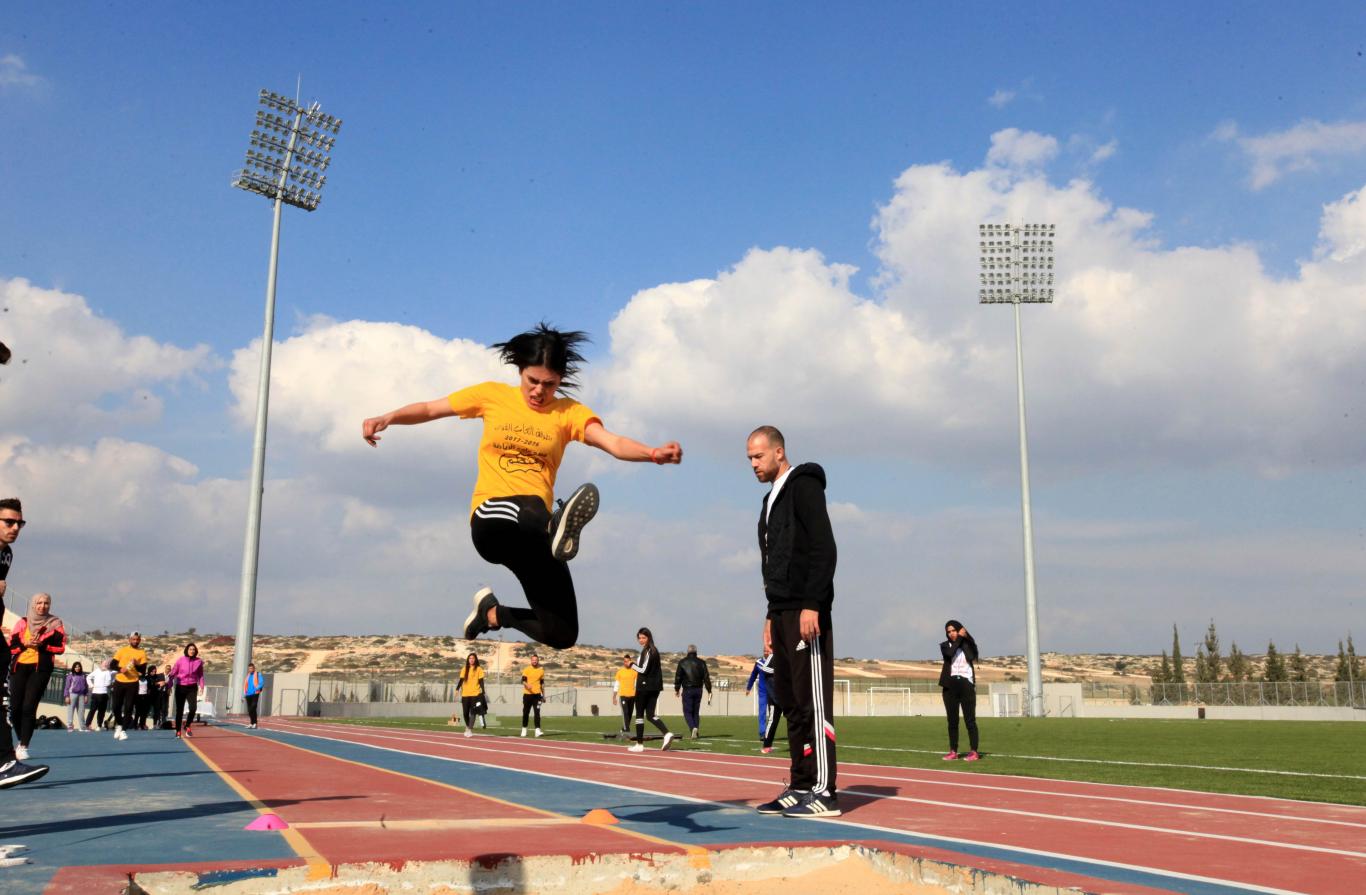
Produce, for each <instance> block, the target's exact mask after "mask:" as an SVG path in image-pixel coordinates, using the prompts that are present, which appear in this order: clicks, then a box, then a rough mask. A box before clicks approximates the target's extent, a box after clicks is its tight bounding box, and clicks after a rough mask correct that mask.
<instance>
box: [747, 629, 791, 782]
mask: <svg viewBox="0 0 1366 895" xmlns="http://www.w3.org/2000/svg"><path fill="white" fill-rule="evenodd" d="M756 686H757V687H758V688H759V742H760V744H761V745H760V748H759V751H760V752H762V753H764V754H765V755H767V754H769V753H770V752H772V751H773V734H774V733H776V732H777V730H778V720H779V719H780V718H781V717H782V714H783V710H782V708H781V707H780V706H779V705H778V703H777V701H776V700H774V698H773V653H772V652H771V651H769V650H768V649H767V647H765V649H764V654H763V655H762V656H760V657H759V660H758V661H756V662H755V663H754V668H752V669H751V670H750V672H749V682H748V683H746V684H745V695H746V696H748V695H749V691H751V690H753V689H754V688H755V687H756Z"/></svg>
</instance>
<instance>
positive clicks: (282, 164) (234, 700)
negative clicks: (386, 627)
mask: <svg viewBox="0 0 1366 895" xmlns="http://www.w3.org/2000/svg"><path fill="white" fill-rule="evenodd" d="M260 102H261V106H262V108H260V109H257V110H256V127H255V129H253V130H252V132H251V147H252V148H250V149H248V150H247V160H246V165H245V166H244V167H243V168H242V170H240V171H238V172H237V174H236V175H234V177H233V179H232V185H233V186H235V187H237V188H238V189H243V190H246V191H247V192H250V193H256V194H257V195H260V196H265V197H266V198H267V199H270V200H272V201H273V202H274V203H275V221H274V226H273V227H272V230H271V234H270V269H269V272H268V273H267V274H266V325H265V334H264V335H263V336H262V338H261V372H260V380H259V382H258V384H257V390H256V437H255V442H254V445H253V449H252V464H251V492H250V494H249V495H248V500H247V537H246V546H245V547H244V548H243V550H242V593H241V598H240V600H239V602H238V605H237V640H236V643H235V645H234V648H233V660H232V679H231V681H230V682H229V684H228V699H227V702H228V706H227V709H228V710H229V711H238V710H240V709H241V705H242V684H243V682H244V681H245V680H246V677H247V665H248V664H249V663H250V662H251V646H252V637H253V635H254V633H255V632H254V628H255V619H256V570H257V564H258V559H259V556H260V550H261V494H262V491H263V490H264V484H265V472H266V418H267V416H268V415H269V406H270V350H271V346H272V343H273V341H274V338H275V275H276V272H277V271H278V270H279V262H280V212H281V210H282V208H283V207H284V206H285V205H293V206H294V207H295V208H302V209H303V210H304V211H313V210H315V209H316V208H317V207H318V202H319V201H320V200H321V199H322V189H323V185H324V184H326V183H327V176H326V174H325V172H326V171H327V167H328V165H330V164H332V157H331V152H332V147H333V146H334V145H335V144H336V142H337V133H338V131H340V130H341V120H340V119H337V118H333V117H332V116H331V115H324V114H323V113H322V110H321V109H320V108H319V106H318V104H317V103H313V104H312V105H311V106H308V107H307V108H305V107H304V106H301V105H299V103H298V102H297V101H296V100H292V99H290V98H289V97H286V96H281V95H280V94H278V93H272V92H271V91H269V90H262V91H261V96H260Z"/></svg>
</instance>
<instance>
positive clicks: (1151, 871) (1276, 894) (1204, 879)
mask: <svg viewBox="0 0 1366 895" xmlns="http://www.w3.org/2000/svg"><path fill="white" fill-rule="evenodd" d="M321 726H323V725H321V724H308V725H306V727H308V728H317V727H321ZM329 727H330V726H329ZM336 727H337V728H339V729H340V730H345V731H346V732H348V733H354V732H355V731H356V730H357V729H359V730H361V731H366V730H373V729H374V728H366V727H363V726H362V725H336ZM284 732H285V733H288V734H290V735H291V736H299V737H306V738H310V739H319V740H326V741H328V742H343V743H348V744H350V745H354V746H362V747H364V748H367V749H375V750H378V751H381V752H394V753H397V754H399V755H411V756H415V757H418V758H433V759H436V760H437V761H449V762H454V763H456V764H472V765H477V766H479V767H487V768H493V769H495V770H501V771H508V770H510V771H514V772H516V773H520V774H530V775H532V776H536V777H548V778H550V779H552V780H563V779H564V775H563V774H554V773H549V772H546V771H532V770H527V769H524V768H509V767H506V766H505V765H499V764H492V763H490V762H483V761H471V760H470V759H467V758H454V757H450V756H445V755H429V754H427V753H425V752H410V751H408V750H405V749H399V748H396V747H394V746H381V745H377V744H374V743H363V742H357V741H356V740H350V739H341V738H339V737H330V736H320V735H318V734H313V733H300V732H297V731H293V730H286V731H284ZM381 738H382V739H401V738H400V737H389V736H383V737H381ZM424 742H425V741H424ZM429 745H449V746H465V747H466V748H471V747H473V746H472V744H464V743H456V742H445V741H440V742H438V743H435V744H432V743H429ZM462 751H464V750H463V749H462ZM481 751H485V750H481ZM566 760H568V761H578V762H585V763H591V764H605V762H588V761H587V760H586V759H566ZM613 767H621V765H620V764H617V765H613ZM661 770H662V769H661ZM677 773H684V774H693V772H689V771H683V772H677ZM694 776H707V777H715V776H716V775H711V774H694ZM720 779H737V780H738V779H741V778H720ZM575 782H580V783H590V784H592V785H596V786H606V787H610V788H612V789H620V790H625V791H626V792H630V793H639V794H644V795H651V796H657V797H659V798H666V799H674V800H677V801H680V802H691V803H693V804H696V805H723V806H724V808H725V809H734V806H730V805H725V804H724V803H720V802H714V801H711V800H710V799H700V798H696V797H694V796H682V795H678V794H676V793H668V792H661V791H659V790H653V789H646V788H644V787H641V786H627V785H625V784H621V783H610V782H606V781H591V780H590V781H575ZM763 782H768V781H763ZM931 804H941V803H938V802H935V803H931ZM815 822H816V823H821V824H832V825H837V826H841V827H850V828H853V829H860V830H873V831H875V832H879V833H886V834H891V835H895V836H908V837H911V838H915V839H921V840H929V841H931V842H946V843H951V844H954V845H969V846H976V847H987V848H992V849H999V850H1001V851H1005V852H1012V853H1015V854H1021V855H1032V856H1041V857H1048V858H1054V859H1057V860H1064V861H1075V862H1077V863H1078V864H1084V865H1092V866H1096V867H1113V868H1117V869H1121V870H1128V871H1132V872H1136V873H1142V874H1146V875H1150V876H1158V877H1169V878H1171V879H1183V880H1191V881H1195V882H1201V883H1208V884H1212V885H1219V886H1227V887H1230V888H1234V889H1240V890H1243V891H1247V892H1260V893H1265V895H1308V893H1304V892H1300V891H1297V890H1293V889H1277V888H1272V887H1269V886H1259V885H1256V884H1253V883H1244V882H1238V881H1233V880H1227V879H1220V878H1218V877H1212V876H1200V875H1197V874H1191V873H1182V872H1180V871H1178V870H1164V869H1161V868H1156V867H1144V866H1142V865H1140V864H1125V863H1122V862H1119V861H1107V860H1104V859H1101V858H1089V857H1084V856H1081V855H1073V854H1068V853H1066V852H1055V851H1046V850H1043V849H1037V848H1025V847H1023V846H1016V845H1005V844H1000V843H995V842H986V841H981V840H975V839H963V838H959V837H954V836H942V835H939V834H936V833H922V832H919V831H909V830H898V829H896V828H894V827H884V826H879V825H877V824H865V823H859V822H857V821H849V820H844V819H843V818H822V819H820V820H816V821H815ZM966 857H978V856H976V855H966ZM1035 866H1038V865H1035ZM1039 869H1041V870H1053V871H1055V872H1062V873H1072V874H1074V875H1078V876H1082V875H1085V874H1083V873H1081V872H1079V871H1075V870H1061V869H1060V868H1055V867H1039ZM1119 882H1124V881H1123V880H1120V881H1119ZM1136 885H1142V884H1141V883H1136Z"/></svg>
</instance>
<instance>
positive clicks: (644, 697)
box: [630, 628, 674, 752]
mask: <svg viewBox="0 0 1366 895" xmlns="http://www.w3.org/2000/svg"><path fill="white" fill-rule="evenodd" d="M636 642H638V643H639V644H640V655H639V656H638V657H637V658H636V662H635V664H634V665H632V666H631V670H633V671H634V672H635V673H636V744H635V745H634V746H632V747H631V748H630V751H632V752H644V751H645V717H646V716H647V715H648V716H649V718H650V723H651V724H653V725H654V726H655V729H657V730H658V731H659V732H660V733H662V734H664V744H663V745H662V746H660V747H659V748H660V751H661V752H662V751H665V750H667V749H668V748H669V746H670V745H671V744H672V743H673V741H674V735H673V734H671V733H669V728H668V727H667V726H665V724H664V722H663V721H661V720H659V713H658V711H657V710H658V708H659V694H660V693H662V692H664V672H663V671H661V670H660V667H659V650H658V649H656V648H655V635H654V634H653V633H651V631H650V629H649V628H641V629H640V630H639V631H637V632H636Z"/></svg>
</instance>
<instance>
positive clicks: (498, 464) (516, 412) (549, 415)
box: [446, 382, 602, 513]
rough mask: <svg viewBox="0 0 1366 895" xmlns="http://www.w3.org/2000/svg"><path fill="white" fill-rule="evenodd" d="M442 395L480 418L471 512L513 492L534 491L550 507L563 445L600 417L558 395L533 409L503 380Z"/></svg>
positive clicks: (464, 415)
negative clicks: (481, 427) (480, 430)
mask: <svg viewBox="0 0 1366 895" xmlns="http://www.w3.org/2000/svg"><path fill="white" fill-rule="evenodd" d="M446 400H447V401H449V402H450V405H451V409H452V410H454V411H455V413H456V415H457V416H459V417H460V418H461V419H473V418H474V417H480V418H482V419H483V420H484V434H483V435H482V436H481V437H480V439H479V477H478V478H477V479H476V480H475V482H474V496H473V499H472V500H471V502H470V512H471V513H473V512H474V510H475V509H476V508H477V507H478V506H479V504H481V503H483V502H484V501H486V500H488V499H489V498H490V497H512V496H514V495H517V494H533V495H535V496H537V497H539V498H541V500H543V501H545V506H546V509H550V508H551V507H552V506H553V504H554V502H555V472H556V470H558V469H559V468H560V459H561V458H562V457H563V456H564V449H565V448H566V447H567V446H568V445H569V443H570V442H571V441H583V436H584V432H585V430H587V428H588V424H589V423H591V422H593V421H594V420H597V422H599V423H601V422H602V420H600V419H598V417H597V415H596V414H595V413H593V411H591V410H589V409H588V408H587V407H585V406H584V405H582V404H580V403H579V402H578V401H575V400H574V399H573V398H556V399H555V400H554V401H551V402H550V403H549V404H548V405H546V409H545V410H532V409H531V408H530V407H528V406H527V403H526V401H525V400H524V399H523V398H522V391H521V389H519V388H518V387H517V386H515V385H505V384H503V383H501V382H484V383H480V384H479V385H472V386H470V387H469V388H466V389H461V390H460V391H458V392H452V393H451V394H450V395H449V396H448V397H447V398H446Z"/></svg>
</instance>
